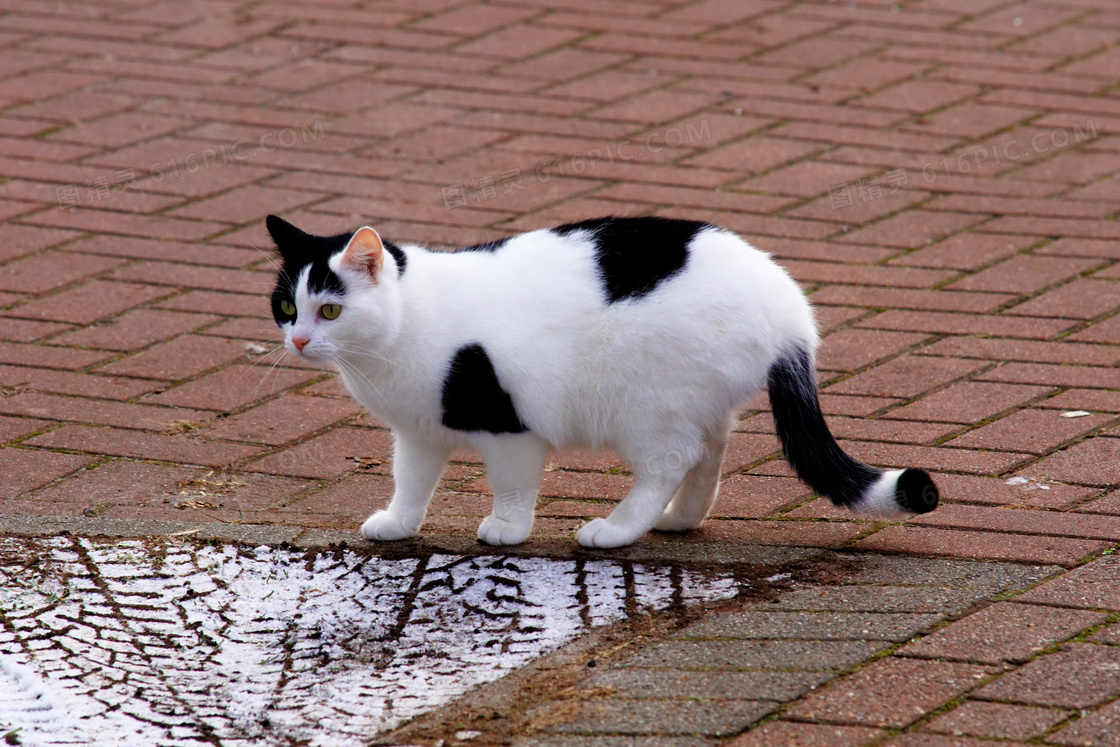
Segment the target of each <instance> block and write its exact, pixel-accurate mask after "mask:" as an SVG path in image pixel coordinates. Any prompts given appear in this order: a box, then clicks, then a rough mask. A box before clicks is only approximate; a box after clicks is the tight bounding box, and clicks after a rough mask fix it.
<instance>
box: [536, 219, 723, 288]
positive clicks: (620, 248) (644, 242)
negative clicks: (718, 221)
mask: <svg viewBox="0 0 1120 747" xmlns="http://www.w3.org/2000/svg"><path fill="white" fill-rule="evenodd" d="M707 227H708V224H707V223H700V222H698V221H692V220H677V219H674V218H655V217H646V218H594V219H592V220H585V221H581V222H579V223H568V224H565V225H563V226H560V227H558V228H555V229H553V231H554V232H555V233H556V234H557V235H559V236H567V235H569V234H571V233H574V232H576V231H589V232H591V233H593V234H594V235H595V246H596V256H595V259H596V261H597V262H598V264H599V273H600V275H601V276H602V279H603V286H604V289H605V290H606V293H607V298H608V301H609V302H610V303H615V302H616V301H623V300H625V299H629V298H641V297H642V296H644V295H646V294H648V293H650V292H651V291H653V290H654V289H655V288H656V287H657V286H658V285H659V284H660V283H662V282H664V281H666V280H668V279H669V278H671V277H673V276H674V275H677V274H678V273H680V272H681V271H682V270H684V267H685V265H686V264H687V263H688V244H689V242H691V241H692V239H693V237H694V236H696V234H697V233H699V232H700V231H701V230H703V229H704V228H707Z"/></svg>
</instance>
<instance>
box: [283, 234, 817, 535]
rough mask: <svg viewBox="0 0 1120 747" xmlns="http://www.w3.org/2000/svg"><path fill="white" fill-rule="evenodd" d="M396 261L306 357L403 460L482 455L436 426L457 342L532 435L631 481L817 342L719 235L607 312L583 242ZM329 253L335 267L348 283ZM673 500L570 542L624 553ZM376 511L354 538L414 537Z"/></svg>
mask: <svg viewBox="0 0 1120 747" xmlns="http://www.w3.org/2000/svg"><path fill="white" fill-rule="evenodd" d="M404 249H405V251H406V252H407V255H408V263H407V268H406V271H405V273H404V274H403V277H401V278H400V279H398V278H397V274H396V266H395V263H394V260H393V258H392V257H391V256H386V257H385V269H384V272H383V273H382V277H381V280H380V283H378V284H370V285H369V286H368V288H367V289H366V290H365V291H363V292H360V293H349V294H348V297H347V298H346V299H345V301H343V302H342V303H344V304H345V305H344V308H343V312H342V315H341V316H340V317H339V318H338V319H337V320H335V321H333V322H331V323H330V324H322V325H320V326H318V327H316V334H318V335H319V339H317V340H316V342H315V345H316V350H319V351H323V354H324V355H326V356H328V357H333V358H340V359H341V362H340V363H339V366H338V368H339V372H340V374H341V376H342V379H343V382H344V383H345V384H346V387H347V388H348V389H349V391H350V392H351V394H352V395H353V396H354V397H355V399H357V400H358V402H359V403H361V404H362V405H363V406H365V407H366V408H367V409H369V410H370V411H371V412H373V413H374V414H376V415H377V416H378V417H379V418H381V419H382V420H383V421H385V422H386V423H388V424H389V425H390V426H391V427H392V428H393V430H394V431H395V432H396V433H398V434H403V435H404V436H406V440H407V441H408V443H409V444H411V445H412V448H428V449H431V450H432V451H433V452H435V451H437V450H440V451H446V450H448V449H450V448H468V449H472V450H475V451H476V452H479V453H482V452H483V451H484V447H485V446H486V445H487V444H488V443H490V441H491V440H492V439H493V436H492V434H488V433H465V432H460V431H452V430H449V429H447V428H445V427H444V426H443V425H442V422H441V420H442V406H441V390H442V385H443V380H444V376H445V374H446V371H447V365H448V362H449V361H450V360H451V359H452V358H453V356H454V355H455V353H456V351H457V350H459V349H460V348H462V347H463V346H464V345H468V344H472V343H478V344H481V345H482V346H483V348H484V349H485V351H486V353H487V355H488V356H489V358H490V360H491V361H492V363H493V366H494V369H495V370H496V371H497V372H498V376H499V379H500V382H501V385H502V387H503V388H504V389H505V390H506V391H507V392H508V393H509V395H510V398H511V399H512V401H513V404H514V407H515V410H516V412H517V415H518V417H519V418H520V419H521V421H522V422H523V423H524V424H525V425H526V426H527V428H528V429H529V431H530V433H531V436H530V435H527V436H526V437H527V438H535V439H539V440H540V441H543V442H544V443H545V444H547V446H548V447H550V448H552V449H556V450H560V449H564V448H568V447H586V448H592V449H602V448H613V449H614V450H615V451H616V452H618V453H619V454H620V455H621V456H622V457H623V458H624V459H625V460H626V461H627V462H629V463H630V464H631V466H632V468H633V469H634V470H635V473H638V472H640V471H641V470H643V469H644V468H645V467H646V466H647V464H649V463H652V462H651V460H657V459H661V458H663V457H664V455H666V454H670V453H673V452H680V453H685V454H690V453H699V452H700V450H701V449H702V448H703V434H704V433H707V432H710V431H711V430H712V429H714V428H720V427H726V426H725V423H726V422H727V417H728V414H729V413H731V412H733V411H734V410H735V408H736V407H737V406H738V405H739V404H740V403H742V402H743V401H745V400H746V399H747V398H749V397H750V396H752V395H753V394H754V393H755V392H757V391H758V390H759V389H760V388H761V387H762V386H763V385H764V384H765V382H766V380H767V376H768V372H769V370H770V367H771V366H772V365H773V363H774V362H775V361H776V360H777V359H778V358H779V357H780V356H782V355H784V354H786V353H788V352H789V351H790V350H791V349H793V348H796V347H800V348H802V349H807V350H813V349H815V347H816V344H817V332H816V328H815V325H814V322H813V317H812V312H811V310H810V306H809V303H808V301H807V300H806V298H805V296H804V294H803V293H802V292H801V289H800V288H799V287H798V286H797V284H796V283H795V282H794V281H793V280H792V279H791V278H790V277H789V275H787V274H786V272H785V271H784V270H783V269H782V268H781V267H779V266H778V265H777V264H775V263H774V262H772V261H771V260H770V258H769V256H768V255H766V254H764V253H763V252H760V251H758V250H756V249H754V248H753V247H751V246H750V245H749V244H747V243H746V242H745V241H743V240H742V239H740V238H739V237H737V236H735V235H734V234H732V233H730V232H727V231H723V230H720V229H713V228H708V229H704V230H702V231H700V232H699V233H697V234H696V235H695V236H694V237H693V239H692V241H691V242H690V244H689V255H688V261H687V264H686V265H685V267H684V268H683V269H682V270H681V271H680V272H678V273H677V274H675V275H674V276H672V277H669V278H667V279H664V280H662V281H661V282H660V283H659V284H658V285H657V287H656V288H655V289H654V290H653V291H652V292H650V293H648V294H647V295H645V296H643V297H640V298H636V299H627V300H621V301H618V302H615V303H612V304H607V303H605V301H604V290H603V281H602V278H601V275H600V269H599V267H598V264H597V260H596V247H595V244H594V241H593V239H592V237H591V235H590V234H587V233H585V232H575V233H571V234H569V235H568V236H566V237H561V236H558V235H557V234H554V233H552V232H551V231H548V230H542V231H534V232H531V233H528V234H522V235H520V236H516V237H513V238H511V239H510V240H509V241H507V242H506V244H505V245H504V246H502V247H501V248H500V249H498V250H497V251H495V252H486V251H471V252H458V253H454V254H441V253H436V252H428V251H426V250H424V249H422V248H420V247H411V246H406V247H404ZM340 256H341V255H338V256H336V258H335V259H334V260H332V262H331V266H332V268H333V269H335V271H336V272H337V273H339V274H340V276H345V274H346V272H347V270H346V268H345V267H343V266H341V263H340V262H339V261H338V258H339V257H340ZM346 278H347V282H348V283H349V282H351V281H352V280H353V279H352V277H351V276H346ZM323 302H337V301H328V300H326V299H325V298H311V297H306V298H304V297H300V298H297V305H298V306H299V308H300V314H301V315H304V314H308V313H310V314H313V313H314V310H315V308H316V306H315V304H318V303H323ZM305 307H306V308H305ZM305 318H306V317H305ZM314 339H316V338H314V337H313V340H314ZM332 346H333V348H332ZM394 461H395V464H396V462H397V460H394ZM488 461H489V460H488ZM395 468H396V467H395ZM487 470H488V472H489V471H490V465H489V464H487ZM395 477H396V478H397V482H398V484H400V482H401V475H400V474H399V473H397V474H395ZM491 484H493V480H491ZM670 493H671V491H670ZM429 497H430V496H429ZM671 498H672V496H671V494H670V495H658V496H652V497H650V496H647V497H646V498H645V499H643V501H642V506H641V509H642V510H641V511H640V512H637V513H635V514H634V515H633V516H632V517H631V520H630V522H629V524H628V525H627V526H625V527H622V526H619V525H616V524H611V523H610V522H607V521H605V520H595V521H592V522H591V523H589V524H588V525H587V526H585V527H584V528H583V529H582V530H581V531H580V533H579V535H578V539H579V541H580V542H581V543H582V544H584V545H586V546H589V547H618V546H621V545H626V544H630V543H632V542H634V541H635V540H636V539H638V538H639V537H640V536H641V535H643V534H645V532H646V531H648V530H649V529H651V528H652V527H653V526H654V524H655V523H656V522H657V521H658V519H659V518H660V517H661V516H662V514H663V512H664V509H665V507H666V506H667V505H668V503H669V500H670V499H671ZM427 499H428V498H424V500H427ZM379 515H380V514H375V515H374V516H372V517H371V518H370V519H369V520H368V521H367V522H366V525H364V526H363V533H364V534H365V535H366V536H367V537H370V538H371V539H380V538H384V539H389V538H395V539H399V538H401V537H398V536H396V535H403V533H404V531H405V530H406V529H409V528H410V527H406V526H401V527H400V528H399V529H397V530H396V531H393V530H392V528H391V527H389V526H388V525H387V522H388V520H387V519H384V518H381V519H379V518H378V516H379ZM420 515H422V511H421V513H420ZM615 518H616V520H617V517H615ZM701 518H702V516H701ZM371 522H372V523H371ZM488 522H489V523H488ZM383 524H386V526H383ZM367 527H369V529H368V530H367ZM527 532H528V530H527V529H526V530H525V534H526V535H527ZM412 533H414V531H413V532H412ZM520 534H521V533H520V532H515V531H512V530H508V531H507V529H506V528H502V527H500V526H499V525H497V524H495V523H494V522H490V520H489V519H488V520H487V521H484V522H483V526H481V527H480V528H479V537H480V539H482V540H483V541H484V542H492V543H493V544H507V543H508V542H520V541H523V540H524V536H520ZM407 536H411V533H410V534H409V535H407Z"/></svg>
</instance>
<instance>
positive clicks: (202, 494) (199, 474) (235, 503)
mask: <svg viewBox="0 0 1120 747" xmlns="http://www.w3.org/2000/svg"><path fill="white" fill-rule="evenodd" d="M306 487H307V483H304V482H302V481H298V480H280V479H276V478H270V477H266V476H264V475H234V474H228V473H217V474H216V473H215V472H214V471H213V470H200V469H194V468H190V467H180V466H170V465H162V464H151V463H148V462H133V461H127V460H119V461H112V462H108V463H106V464H103V465H100V466H98V467H97V468H96V469H86V470H83V471H81V472H79V473H78V474H76V475H74V476H73V477H70V478H69V479H67V480H64V481H62V482H59V483H56V484H54V485H52V486H51V487H49V488H47V489H46V490H44V491H42V492H41V493H39V494H38V495H37V496H36V498H37V499H38V500H43V501H59V502H78V503H82V504H85V505H87V506H90V507H97V508H99V509H100V510H99V513H98V515H99V516H104V515H107V514H106V513H105V512H104V508H127V509H132V510H133V511H135V509H136V508H139V507H148V506H164V505H167V506H170V507H172V508H176V509H178V507H179V506H180V505H181V504H183V503H187V502H190V501H195V502H205V503H212V504H215V507H216V509H215V510H221V511H220V512H221V513H224V511H258V510H262V509H265V508H268V507H269V506H272V505H274V504H277V503H279V502H281V501H283V500H285V499H287V498H288V497H289V496H291V495H294V494H295V493H297V492H300V491H302V490H305V489H306ZM189 507H190V506H189V505H188V506H186V507H184V508H189ZM179 510H182V509H179ZM179 518H180V519H182V520H186V519H188V518H189V515H183V514H180V516H179Z"/></svg>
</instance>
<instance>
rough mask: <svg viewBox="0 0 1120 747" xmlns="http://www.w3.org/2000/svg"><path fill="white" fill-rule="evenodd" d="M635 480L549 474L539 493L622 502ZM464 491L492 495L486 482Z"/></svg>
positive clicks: (469, 486) (552, 496) (475, 484)
mask: <svg viewBox="0 0 1120 747" xmlns="http://www.w3.org/2000/svg"><path fill="white" fill-rule="evenodd" d="M633 484H634V480H633V478H631V477H628V476H623V475H600V474H597V473H594V472H560V471H558V472H548V473H546V474H545V475H544V477H543V479H542V480H541V485H540V488H539V490H538V491H537V492H538V493H539V494H540V495H542V496H547V497H550V498H601V499H611V500H616V501H619V500H622V499H623V498H625V497H626V494H627V493H628V492H630V488H631V487H632V486H633ZM462 489H463V490H473V491H476V492H482V493H490V492H492V489H491V488H490V484H489V482H488V481H485V480H482V479H480V480H475V481H473V482H471V483H470V484H468V485H464V486H463V488H462Z"/></svg>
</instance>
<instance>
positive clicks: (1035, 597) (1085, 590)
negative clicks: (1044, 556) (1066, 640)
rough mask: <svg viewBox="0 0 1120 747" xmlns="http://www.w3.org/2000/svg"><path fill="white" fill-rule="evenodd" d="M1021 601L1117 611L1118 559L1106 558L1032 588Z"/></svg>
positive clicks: (1119, 591)
mask: <svg viewBox="0 0 1120 747" xmlns="http://www.w3.org/2000/svg"><path fill="white" fill-rule="evenodd" d="M1019 599H1020V601H1023V602H1035V603H1039V604H1057V605H1061V606H1063V607H1079V608H1082V609H1109V610H1120V558H1117V557H1115V556H1106V557H1103V558H1099V559H1097V560H1094V561H1092V562H1091V563H1086V564H1085V565H1083V566H1081V567H1080V568H1076V569H1074V570H1072V571H1070V572H1069V573H1066V574H1064V575H1062V576H1059V577H1058V578H1056V579H1054V580H1053V581H1050V582H1048V583H1045V584H1043V585H1041V586H1038V587H1035V588H1034V589H1031V590H1030V591H1028V592H1027V593H1026V594H1024V595H1023V596H1022V597H1020V598H1019Z"/></svg>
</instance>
